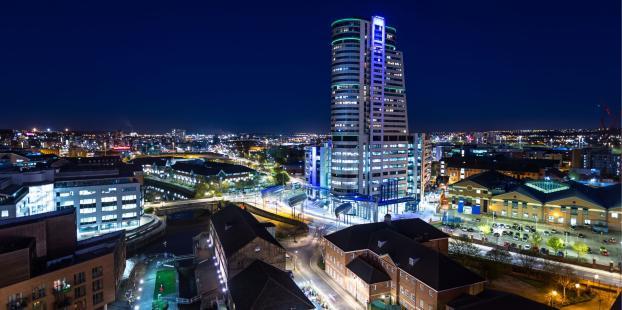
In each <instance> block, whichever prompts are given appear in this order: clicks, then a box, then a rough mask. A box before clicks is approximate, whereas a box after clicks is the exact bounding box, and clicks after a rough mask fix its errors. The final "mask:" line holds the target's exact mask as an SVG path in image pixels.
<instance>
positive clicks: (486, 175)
mask: <svg viewBox="0 0 622 310" xmlns="http://www.w3.org/2000/svg"><path fill="white" fill-rule="evenodd" d="M467 181H470V182H473V183H476V184H479V185H481V186H482V187H485V188H487V189H489V190H493V189H499V190H507V189H509V188H513V187H515V186H516V185H518V184H520V181H519V180H518V179H515V178H513V177H510V176H507V175H505V174H503V173H501V172H499V171H496V170H488V171H485V172H482V173H478V174H476V175H472V176H470V177H468V178H466V179H464V180H460V181H458V182H456V183H454V184H452V185H460V184H462V183H466V182H467ZM450 186H451V185H450Z"/></svg>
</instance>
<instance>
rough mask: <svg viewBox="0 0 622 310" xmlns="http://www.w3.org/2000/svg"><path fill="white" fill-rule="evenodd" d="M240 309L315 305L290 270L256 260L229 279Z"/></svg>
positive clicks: (312, 306)
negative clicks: (299, 286)
mask: <svg viewBox="0 0 622 310" xmlns="http://www.w3.org/2000/svg"><path fill="white" fill-rule="evenodd" d="M229 291H230V293H231V298H232V300H233V303H234V304H235V309H236V310H247V309H256V310H263V309H266V310H268V309H277V310H278V309H283V310H285V309H287V310H289V309H315V305H313V303H311V301H309V299H308V298H307V297H306V296H305V294H304V293H303V292H302V291H301V290H300V288H298V286H297V285H296V283H294V281H293V280H292V279H291V278H290V277H289V275H288V274H287V272H285V271H282V270H280V269H278V268H276V267H273V266H271V265H269V264H266V263H264V262H262V261H260V260H256V261H254V262H253V263H252V264H250V265H249V266H248V267H247V268H246V269H244V270H243V271H242V272H240V273H239V274H237V275H236V276H235V277H233V278H232V279H231V280H230V281H229Z"/></svg>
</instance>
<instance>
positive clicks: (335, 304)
mask: <svg viewBox="0 0 622 310" xmlns="http://www.w3.org/2000/svg"><path fill="white" fill-rule="evenodd" d="M283 245H284V246H285V248H286V249H287V251H288V253H289V255H290V256H291V259H293V261H294V266H295V267H294V270H293V272H294V279H295V280H296V282H297V283H298V285H299V286H304V285H310V286H312V287H313V288H315V290H316V291H317V292H318V293H319V295H320V296H321V297H322V299H323V300H324V301H326V303H327V304H328V307H329V308H330V309H356V310H358V309H365V307H364V306H363V305H362V304H360V303H359V302H357V301H356V300H355V299H354V298H353V297H352V296H351V295H350V294H348V292H346V291H345V290H344V289H343V288H341V287H340V286H339V285H338V284H337V283H335V282H334V281H333V280H332V279H330V277H328V275H327V274H326V273H325V272H324V271H323V270H321V269H320V267H319V266H318V265H317V262H318V259H319V256H320V250H319V244H318V236H317V235H314V234H313V233H310V234H309V235H308V236H306V237H304V238H301V239H298V242H296V243H294V242H293V241H288V242H286V243H283Z"/></svg>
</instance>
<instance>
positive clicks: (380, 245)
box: [378, 240, 387, 248]
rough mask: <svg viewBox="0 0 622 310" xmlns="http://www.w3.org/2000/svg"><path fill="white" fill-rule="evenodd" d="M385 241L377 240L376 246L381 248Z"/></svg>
mask: <svg viewBox="0 0 622 310" xmlns="http://www.w3.org/2000/svg"><path fill="white" fill-rule="evenodd" d="M386 243H387V241H386V240H378V247H379V248H381V247H382V246H383V245H385V244H386Z"/></svg>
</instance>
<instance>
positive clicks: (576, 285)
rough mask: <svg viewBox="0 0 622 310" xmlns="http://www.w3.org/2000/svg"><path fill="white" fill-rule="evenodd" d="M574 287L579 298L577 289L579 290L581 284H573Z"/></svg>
mask: <svg viewBox="0 0 622 310" xmlns="http://www.w3.org/2000/svg"><path fill="white" fill-rule="evenodd" d="M574 287H575V288H576V289H577V297H579V288H581V284H579V283H575V285H574Z"/></svg>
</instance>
